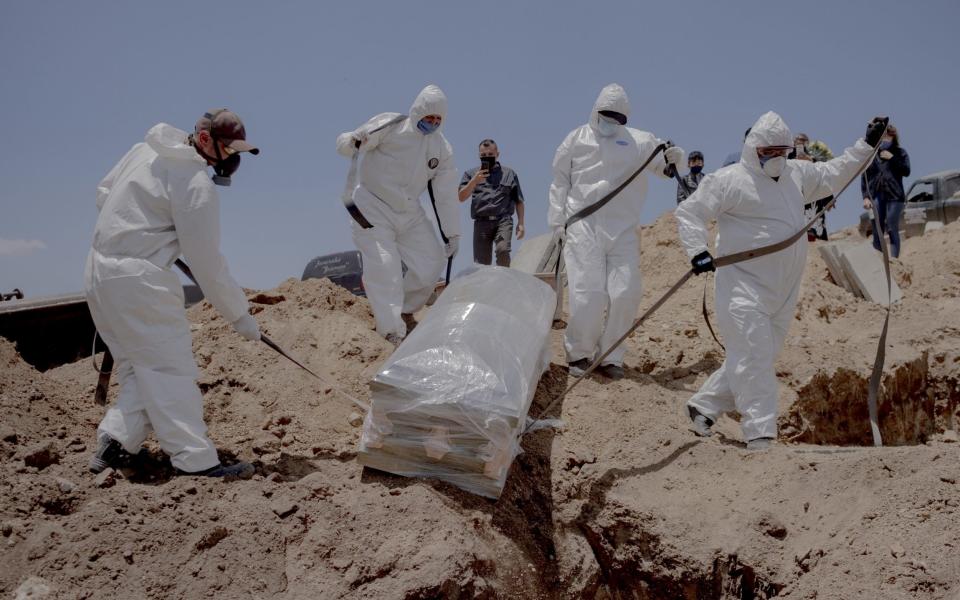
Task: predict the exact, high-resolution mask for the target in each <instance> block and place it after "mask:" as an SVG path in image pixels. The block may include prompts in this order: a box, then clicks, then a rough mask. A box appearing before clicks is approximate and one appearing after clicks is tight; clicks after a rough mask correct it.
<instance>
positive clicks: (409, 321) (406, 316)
mask: <svg viewBox="0 0 960 600" xmlns="http://www.w3.org/2000/svg"><path fill="white" fill-rule="evenodd" d="M400 318H401V319H403V324H404V325H406V326H407V335H410V332H411V331H413V330H414V329H415V328H416V327H417V320H416V319H414V318H413V313H400Z"/></svg>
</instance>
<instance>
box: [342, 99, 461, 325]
mask: <svg viewBox="0 0 960 600" xmlns="http://www.w3.org/2000/svg"><path fill="white" fill-rule="evenodd" d="M427 115H440V116H441V117H442V118H443V119H444V121H445V120H446V115H447V98H446V96H444V94H443V92H442V91H441V90H440V88H438V87H437V86H435V85H428V86H427V87H425V88H424V89H423V90H422V91H421V92H420V94H419V95H418V96H417V98H416V100H414V102H413V106H411V107H410V113H409V116H408V118H407V119H405V120H403V121H401V122H399V123H397V124H395V125H391V126H389V127H386V128H384V129H381V130H380V131H377V132H375V133H370V132H371V131H373V130H374V129H376V128H377V127H379V126H381V125H383V124H384V123H387V122H388V121H390V120H391V119H393V118H395V117H397V116H398V114H397V113H383V114H379V115H377V116H375V117H373V118H372V119H370V120H369V121H367V122H366V123H365V124H364V125H362V126H360V127H359V128H358V129H357V130H356V131H355V132H346V133H343V134H341V135H340V136H338V137H337V151H338V152H340V154H343V155H344V156H351V155H352V154H353V152H355V151H356V148H355V146H354V140H355V135H356V134H364V135H367V136H368V139H367V140H366V142H365V143H364V144H363V145H362V146H361V147H360V151H362V152H365V154H364V157H363V161H362V163H361V166H360V172H359V182H358V185H357V187H356V188H355V189H354V192H353V201H354V203H355V204H356V206H357V208H358V209H359V210H360V212H361V213H362V214H363V216H364V217H365V218H366V219H367V221H369V222H370V224H371V225H373V227H372V228H370V229H364V228H362V227H360V225H359V224H357V223H356V222H352V227H353V241H354V243H355V244H356V245H357V249H359V250H360V253H361V254H362V256H363V286H364V288H365V290H366V292H367V297H368V298H369V300H370V305H371V307H372V308H373V315H374V317H375V319H376V322H377V332H378V333H380V334H381V335H384V336H386V335H388V334H395V335H397V336H399V337H401V338H402V337H403V336H404V335H406V325H405V324H404V322H403V319H402V318H401V316H400V315H401V313H413V312H416V311H417V310H419V309H420V308H421V307H423V305H424V304H425V303H426V301H427V299H428V298H429V297H430V294H431V292H432V291H433V289H434V286H435V285H436V283H437V280H438V279H439V278H440V275H441V273H442V271H443V267H444V265H445V264H446V257H445V255H444V253H443V248H442V247H441V245H440V242H439V241H438V239H437V234H436V233H435V232H434V229H433V226H432V225H431V223H430V221H429V220H428V218H427V215H426V212H425V211H424V209H423V206H422V205H421V204H420V196H421V195H422V194H423V192H424V191H425V190H426V189H427V182H428V181H430V180H433V192H434V196H435V198H436V203H437V213H438V214H439V217H440V227H441V228H442V230H443V233H444V234H445V235H446V236H447V237H448V238H451V237H453V236H459V235H460V214H459V201H458V199H457V183H458V181H459V175H458V173H457V170H456V166H455V165H454V163H453V150H452V148H451V147H450V144H449V143H448V142H447V140H446V138H444V137H443V133H442V132H441V131H440V130H439V129H438V130H437V131H434V132H433V133H431V134H428V135H424V134H423V133H421V132H420V131H419V130H418V129H417V122H418V121H419V120H420V119H422V118H423V117H425V116H427ZM441 129H442V124H441ZM401 262H402V263H403V264H404V265H406V267H407V272H406V274H404V273H403V271H402V267H401Z"/></svg>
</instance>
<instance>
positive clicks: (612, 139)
mask: <svg viewBox="0 0 960 600" xmlns="http://www.w3.org/2000/svg"><path fill="white" fill-rule="evenodd" d="M602 110H610V111H615V112H618V113H621V114H623V115H626V116H629V115H630V102H629V100H628V99H627V94H626V92H625V91H624V90H623V88H622V87H620V86H619V85H617V84H611V85H608V86H606V87H605V88H603V90H601V92H600V95H599V96H598V97H597V101H596V102H595V103H594V106H593V111H592V112H591V113H590V119H589V121H588V123H587V124H586V125H581V126H580V127H578V128H576V129H574V130H573V131H571V132H570V134H569V135H567V137H566V138H565V139H564V140H563V143H561V144H560V147H559V148H557V152H556V155H555V156H554V159H553V183H552V184H551V185H550V200H549V202H550V206H549V210H548V213H547V222H548V224H549V225H550V227H551V228H552V229H555V230H556V229H558V228H562V227H563V225H564V223H565V222H566V220H567V219H568V218H569V217H570V216H572V215H574V214H575V213H576V212H578V211H579V210H581V209H583V208H586V207H587V206H590V205H592V204H594V203H596V202H597V201H598V200H600V199H601V198H603V197H604V196H605V195H606V194H607V193H608V192H610V191H611V190H613V189H614V188H616V187H617V186H618V185H620V184H621V183H622V182H623V181H625V180H626V179H627V178H628V177H629V176H630V175H631V174H633V172H634V171H636V170H637V169H638V168H639V167H640V165H641V164H643V161H645V160H646V159H647V158H648V157H649V156H650V154H651V153H652V152H653V151H654V149H655V148H656V147H657V145H659V144H660V143H662V141H661V140H659V139H657V138H656V137H654V136H653V135H652V134H650V133H647V132H645V131H639V130H637V129H632V128H630V127H625V126H621V127H619V128H618V132H617V134H616V135H613V136H609V137H604V136H601V135H600V134H599V132H598V126H597V122H598V119H599V118H600V117H599V112H600V111H602ZM665 166H666V164H665V163H664V159H663V154H662V153H661V154H658V155H657V157H656V158H654V159H653V161H652V162H651V163H650V164H649V165H648V166H647V168H646V170H645V171H644V172H643V173H641V174H640V175H639V176H638V177H637V178H636V179H634V180H633V181H632V182H631V183H630V185H628V186H627V187H626V188H625V189H623V190H622V191H621V192H620V193H619V194H618V195H617V196H615V197H614V198H613V199H612V200H610V201H609V202H608V203H607V204H606V205H605V206H603V208H601V209H600V210H598V211H597V212H595V213H593V214H592V215H590V216H588V217H586V218H584V219H580V220H579V221H577V222H575V223H573V224H571V225H570V227H569V228H568V229H567V231H566V242H565V244H564V247H563V258H564V261H565V263H566V268H567V278H568V282H569V299H570V322H569V323H568V324H567V331H566V336H565V339H564V345H565V347H566V352H567V360H568V361H569V362H574V361H577V360H580V359H584V358H585V359H589V360H593V359H594V358H595V357H596V356H597V355H598V354H599V352H600V351H602V350H605V349H606V348H609V347H610V346H611V345H613V343H614V342H615V341H616V340H617V339H619V338H620V336H622V335H623V334H624V332H626V331H627V329H629V328H630V326H631V325H632V324H633V320H634V319H635V318H636V316H637V307H638V306H639V304H640V296H641V292H642V287H641V278H640V248H639V238H638V236H637V226H638V225H639V223H640V211H641V210H642V208H643V202H644V200H645V198H646V195H647V178H646V174H647V173H656V174H658V175H660V176H661V177H664V178H665V177H666V175H664V174H663V170H664V167H665ZM604 314H606V319H604ZM624 351H625V349H624V347H623V346H622V345H621V346H620V347H618V348H617V349H616V350H614V351H613V352H611V353H610V354H609V355H608V356H607V358H606V359H604V364H612V365H621V364H622V363H623V355H624Z"/></svg>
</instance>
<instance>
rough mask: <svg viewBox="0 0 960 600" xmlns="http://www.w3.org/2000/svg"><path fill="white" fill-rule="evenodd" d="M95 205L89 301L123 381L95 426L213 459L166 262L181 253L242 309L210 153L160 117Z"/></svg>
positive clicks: (229, 313)
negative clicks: (223, 250) (224, 245)
mask: <svg viewBox="0 0 960 600" xmlns="http://www.w3.org/2000/svg"><path fill="white" fill-rule="evenodd" d="M97 209H98V210H99V211H100V214H99V217H98V218H97V224H96V229H95V231H94V236H93V247H92V248H91V250H90V254H89V255H88V257H87V264H86V272H85V276H84V279H85V288H86V295H87V304H88V306H89V307H90V314H91V315H92V316H93V321H94V323H95V324H96V326H97V330H98V331H99V332H100V336H101V337H102V338H103V341H104V342H106V344H107V346H108V347H109V348H110V351H111V353H112V354H113V356H114V358H115V360H116V364H117V376H118V378H119V381H120V393H119V396H118V397H117V401H116V404H114V405H113V406H111V407H110V408H109V409H108V410H107V413H106V416H105V417H104V418H103V421H102V422H101V423H100V427H99V432H100V433H101V434H102V433H106V434H108V435H109V436H110V437H112V438H113V439H114V440H116V441H118V442H120V444H121V445H122V446H123V448H124V449H125V450H126V451H128V452H131V453H136V452H137V451H139V449H140V445H141V444H142V443H143V441H144V440H145V439H146V437H147V435H148V434H149V432H150V430H151V428H152V429H153V430H154V431H155V432H156V434H157V438H158V440H159V442H160V446H161V447H162V448H163V450H164V452H166V453H167V454H168V455H169V456H170V459H171V462H172V464H173V466H174V467H176V468H178V469H180V470H183V471H188V472H195V471H201V470H204V469H209V468H211V467H214V466H216V465H217V464H218V463H219V460H218V458H217V451H216V448H215V447H214V445H213V442H211V441H210V438H209V437H207V428H206V425H205V424H204V422H203V398H202V396H201V394H200V390H199V389H198V388H197V384H196V381H195V380H196V378H197V375H198V372H197V366H196V363H195V362H194V359H193V348H192V344H191V338H190V324H189V323H188V322H187V318H186V313H185V310H184V306H183V287H182V286H181V284H180V278H179V277H178V276H177V275H176V274H175V273H174V272H173V271H171V269H170V267H171V266H172V265H173V262H174V261H175V260H176V259H177V258H179V257H180V255H181V254H182V255H183V257H184V258H185V259H186V261H187V263H188V264H189V265H190V267H191V269H192V271H193V274H194V276H195V277H196V278H197V282H198V283H199V284H200V287H201V288H202V289H203V291H204V294H205V296H206V298H207V300H209V301H210V302H211V303H213V305H214V306H215V307H216V308H217V310H218V311H219V312H220V314H221V315H223V317H224V318H225V319H226V320H227V321H229V322H231V323H232V322H234V321H236V320H237V319H239V318H240V317H241V316H243V315H245V314H247V299H246V296H245V294H244V293H243V290H242V289H241V288H240V286H239V285H237V282H236V281H234V279H233V277H231V276H230V272H229V270H228V269H227V263H226V261H225V260H224V258H223V256H222V255H221V254H220V200H219V195H218V194H217V190H216V188H215V187H214V184H213V183H212V182H211V181H210V176H209V175H208V173H207V163H206V161H205V160H204V159H202V158H201V157H200V156H199V155H198V154H197V152H196V150H195V149H194V148H193V147H192V146H190V145H189V144H188V143H187V134H186V132H184V131H181V130H179V129H177V128H175V127H172V126H170V125H166V124H163V123H161V124H159V125H156V126H154V127H153V128H151V129H150V131H149V132H147V135H146V140H145V143H140V144H137V145H135V146H134V147H133V148H132V149H131V150H130V151H129V152H128V153H127V154H126V156H124V157H123V159H121V161H120V162H119V163H117V165H116V166H115V167H114V168H113V169H112V170H111V171H110V173H108V174H107V176H106V177H105V178H104V179H103V180H102V181H101V182H100V185H99V186H98V188H97Z"/></svg>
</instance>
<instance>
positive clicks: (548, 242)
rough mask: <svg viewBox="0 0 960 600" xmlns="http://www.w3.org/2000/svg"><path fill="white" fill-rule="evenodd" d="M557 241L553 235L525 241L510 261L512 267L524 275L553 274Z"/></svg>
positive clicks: (544, 235) (539, 236)
mask: <svg viewBox="0 0 960 600" xmlns="http://www.w3.org/2000/svg"><path fill="white" fill-rule="evenodd" d="M556 254H557V251H556V240H555V238H554V235H553V234H552V233H545V234H543V235H538V236H537V237H534V238H530V239H528V240H524V242H523V244H521V246H520V249H519V250H517V253H516V255H515V256H514V257H513V259H512V260H511V261H510V267H511V268H513V269H517V270H519V271H523V272H524V273H531V274H533V273H547V272H550V273H552V272H553V268H554V266H555V265H556V263H555V260H556Z"/></svg>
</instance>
